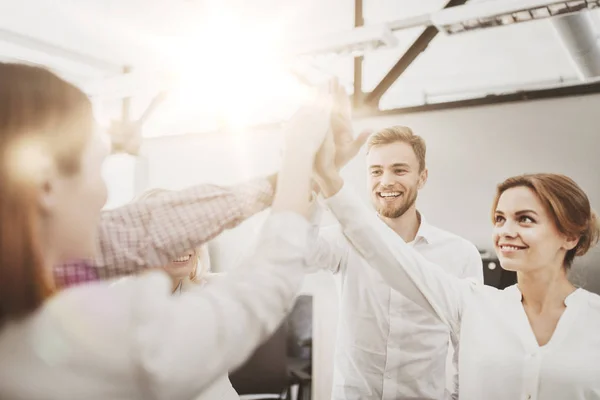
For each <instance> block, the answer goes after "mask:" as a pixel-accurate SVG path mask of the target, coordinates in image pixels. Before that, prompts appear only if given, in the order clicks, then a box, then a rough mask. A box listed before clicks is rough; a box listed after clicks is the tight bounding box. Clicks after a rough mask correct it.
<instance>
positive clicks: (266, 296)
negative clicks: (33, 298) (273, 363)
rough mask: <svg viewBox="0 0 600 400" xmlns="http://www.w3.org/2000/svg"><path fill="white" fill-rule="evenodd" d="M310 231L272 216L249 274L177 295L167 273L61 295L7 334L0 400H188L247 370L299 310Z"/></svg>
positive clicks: (1, 343)
mask: <svg viewBox="0 0 600 400" xmlns="http://www.w3.org/2000/svg"><path fill="white" fill-rule="evenodd" d="M308 233H309V224H308V222H307V221H306V220H305V219H304V218H303V217H301V216H299V215H297V214H292V213H288V212H285V213H283V212H281V213H275V214H272V215H271V216H270V217H269V219H268V220H267V222H266V224H265V226H264V227H263V230H262V232H261V234H260V238H259V241H258V246H257V247H256V249H255V251H254V253H253V255H252V257H251V258H249V259H248V260H247V263H246V265H245V266H244V268H240V269H238V270H236V271H235V272H232V273H231V274H229V275H228V276H227V278H226V279H225V278H224V279H221V280H219V281H218V282H215V283H214V284H211V285H209V286H207V287H206V288H200V287H199V288H197V290H195V289H191V290H188V291H186V292H184V293H182V294H181V295H180V296H172V295H171V292H172V282H171V280H170V279H169V277H168V276H167V275H166V274H165V273H164V272H160V271H159V272H151V273H148V274H146V275H144V276H141V277H136V278H132V279H131V282H130V283H129V284H126V285H110V284H108V283H94V284H89V285H81V286H76V287H74V288H72V289H67V290H64V291H61V292H59V293H58V294H56V295H55V296H54V297H53V298H51V299H49V300H47V301H46V302H45V303H44V304H43V306H42V307H41V308H40V309H39V310H37V311H36V312H35V313H33V314H31V315H29V316H27V317H26V318H24V319H22V320H19V321H12V322H10V323H7V324H5V325H4V326H2V328H1V329H0V355H1V357H0V399H7V400H8V399H10V400H20V399H23V400H25V399H27V400H82V399H85V400H107V399H111V400H135V399H139V400H150V399H169V400H178V399H180V400H190V399H192V398H194V397H196V396H197V395H199V394H200V393H202V392H203V391H204V390H206V389H207V388H209V387H211V385H213V384H214V383H216V382H218V381H219V380H221V379H222V378H223V377H224V376H225V374H226V373H227V371H229V370H232V369H234V368H236V367H237V366H239V365H240V364H242V363H243V362H244V361H245V360H246V359H247V358H248V357H249V356H250V355H251V354H252V353H253V351H254V350H255V348H256V347H258V345H259V344H260V343H262V342H263V341H264V340H266V339H267V338H268V337H269V335H271V334H272V333H273V332H274V331H275V330H276V329H277V327H278V326H279V324H280V323H281V321H283V319H284V318H285V316H286V315H287V314H288V312H289V311H290V309H291V307H292V306H293V303H294V299H295V297H296V294H297V292H298V291H299V289H300V286H301V284H302V278H303V277H304V272H305V269H306V268H305V267H306V247H307V244H308Z"/></svg>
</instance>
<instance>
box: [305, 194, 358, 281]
mask: <svg viewBox="0 0 600 400" xmlns="http://www.w3.org/2000/svg"><path fill="white" fill-rule="evenodd" d="M322 215H323V206H322V205H321V204H320V203H319V201H318V200H317V199H316V198H315V199H314V200H313V204H312V205H311V212H310V225H311V228H310V236H309V245H308V266H309V268H310V270H311V271H312V272H316V271H323V270H325V271H330V272H333V273H338V272H340V270H341V269H342V268H343V266H344V265H345V262H344V260H345V259H346V258H347V255H348V251H349V246H350V245H349V244H348V241H347V240H346V238H345V237H344V235H343V234H341V233H340V232H339V229H337V228H338V227H337V226H332V227H327V228H321V219H322Z"/></svg>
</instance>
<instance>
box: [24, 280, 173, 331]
mask: <svg viewBox="0 0 600 400" xmlns="http://www.w3.org/2000/svg"><path fill="white" fill-rule="evenodd" d="M169 288H170V280H169V278H168V276H167V275H166V274H165V273H162V272H161V273H157V272H151V273H147V274H144V275H142V276H139V277H131V278H122V279H118V280H114V281H107V282H94V283H88V284H84V285H79V286H75V287H71V288H69V289H66V290H62V291H60V292H58V293H57V294H56V295H55V296H54V297H53V298H51V299H50V300H48V301H47V302H46V303H45V304H44V305H43V306H42V308H41V309H40V310H39V311H38V313H36V316H37V317H38V319H41V320H45V321H48V320H52V321H54V322H57V323H61V321H62V323H67V321H71V323H72V324H75V325H88V326H90V327H92V326H96V325H98V326H99V327H100V328H101V326H102V325H103V324H107V323H110V322H114V323H115V324H118V323H120V321H122V320H123V319H129V318H130V317H131V312H132V310H133V309H134V306H135V307H136V308H137V309H139V307H140V304H141V305H144V304H148V303H149V301H148V299H157V300H158V299H160V298H161V297H167V296H168V294H169ZM162 293H165V294H164V296H161V294H162ZM150 306H151V305H150V304H148V307H150ZM105 326H106V325H105Z"/></svg>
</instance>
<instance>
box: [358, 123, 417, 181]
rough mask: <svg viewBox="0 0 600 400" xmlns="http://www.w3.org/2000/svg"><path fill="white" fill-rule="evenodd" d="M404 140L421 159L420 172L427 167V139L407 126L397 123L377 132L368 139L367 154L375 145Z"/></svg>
mask: <svg viewBox="0 0 600 400" xmlns="http://www.w3.org/2000/svg"><path fill="white" fill-rule="evenodd" d="M396 142H403V143H408V144H410V145H411V147H412V149H413V151H414V152H415V155H416V156H417V160H419V172H421V171H423V170H424V169H425V156H426V154H427V146H426V145H425V140H423V138H422V137H421V136H419V135H415V134H414V133H413V131H412V129H410V128H409V127H407V126H402V125H395V126H391V127H389V128H384V129H382V130H380V131H377V132H375V133H374V134H372V135H371V136H370V137H369V140H368V141H367V154H368V153H369V151H371V148H372V147H374V146H381V145H385V144H390V143H396Z"/></svg>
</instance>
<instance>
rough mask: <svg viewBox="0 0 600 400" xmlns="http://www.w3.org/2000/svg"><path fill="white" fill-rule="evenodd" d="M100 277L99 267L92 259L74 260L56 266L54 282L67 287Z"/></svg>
mask: <svg viewBox="0 0 600 400" xmlns="http://www.w3.org/2000/svg"><path fill="white" fill-rule="evenodd" d="M98 279H99V275H98V269H97V268H95V267H94V265H93V261H91V260H73V261H69V262H66V263H63V264H59V265H56V266H55V267H54V283H55V284H56V286H57V287H58V288H66V287H69V286H73V285H77V284H80V283H85V282H93V281H97V280H98Z"/></svg>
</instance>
